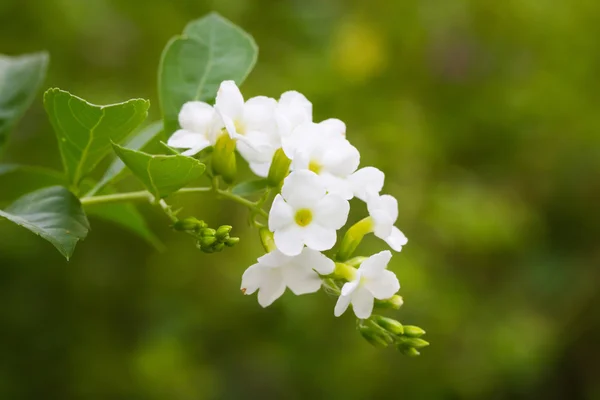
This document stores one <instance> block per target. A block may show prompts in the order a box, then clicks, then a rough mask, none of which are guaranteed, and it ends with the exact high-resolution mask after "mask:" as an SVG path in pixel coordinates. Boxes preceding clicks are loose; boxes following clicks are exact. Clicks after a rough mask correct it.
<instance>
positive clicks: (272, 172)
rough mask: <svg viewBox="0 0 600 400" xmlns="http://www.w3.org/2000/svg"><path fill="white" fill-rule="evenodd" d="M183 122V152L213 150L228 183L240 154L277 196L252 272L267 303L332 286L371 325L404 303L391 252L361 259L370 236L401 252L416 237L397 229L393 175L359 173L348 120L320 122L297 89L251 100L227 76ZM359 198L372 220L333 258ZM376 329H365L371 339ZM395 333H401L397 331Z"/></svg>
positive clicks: (246, 288) (245, 283)
mask: <svg viewBox="0 0 600 400" xmlns="http://www.w3.org/2000/svg"><path fill="white" fill-rule="evenodd" d="M179 122H180V126H181V129H180V130H178V131H177V132H175V134H174V135H173V136H172V137H171V138H170V140H169V143H168V144H169V145H170V146H172V147H176V148H180V149H185V151H184V153H183V154H185V155H190V156H193V155H195V154H197V153H199V152H200V151H202V150H203V149H205V148H207V147H210V146H212V148H213V153H212V171H213V173H214V174H215V176H221V177H223V179H224V180H225V181H226V182H231V181H232V180H233V177H234V176H235V168H236V167H235V155H234V154H233V153H234V151H235V150H237V152H238V153H239V154H240V155H241V157H243V158H244V159H245V160H246V161H247V162H248V164H249V166H250V168H251V170H252V171H253V172H254V173H255V174H256V175H258V176H260V177H263V178H266V179H267V182H268V184H269V185H270V187H271V189H270V193H274V194H275V196H274V199H273V201H272V204H271V206H270V210H269V213H268V221H267V222H268V224H267V226H268V228H267V227H264V228H262V230H261V231H262V232H261V238H262V241H263V245H264V247H265V249H266V250H267V254H265V255H263V256H262V257H260V258H258V260H257V263H256V264H254V265H252V266H251V267H249V268H248V269H247V270H246V271H245V272H244V274H243V276H242V291H243V292H244V293H245V294H252V293H254V292H257V291H258V302H259V303H260V305H261V306H263V307H267V306H269V305H270V304H272V303H273V302H274V301H275V300H277V299H278V298H279V297H280V296H281V295H282V294H283V293H284V292H285V290H286V288H289V289H290V290H291V291H292V292H293V293H294V294H296V295H301V294H306V293H314V292H316V291H318V290H319V289H320V288H321V287H324V288H326V289H328V291H329V292H330V293H334V294H335V295H337V296H338V300H337V304H336V305H335V309H334V314H335V315H336V316H340V315H341V314H343V313H344V312H345V311H346V310H347V308H348V306H350V305H352V309H353V311H354V313H355V314H356V316H357V317H358V318H359V319H360V320H363V321H364V320H367V319H369V318H370V317H371V316H372V312H373V308H374V306H375V305H376V304H377V303H380V304H385V303H386V302H387V304H388V305H391V306H392V307H394V308H397V307H399V306H400V305H401V303H402V300H401V298H400V297H399V296H397V295H396V293H397V292H398V290H399V289H400V284H399V282H398V279H397V277H396V275H395V274H394V273H393V272H391V271H389V270H388V269H387V265H388V263H389V262H390V259H391V257H392V253H391V252H390V251H388V250H386V251H382V252H380V253H377V254H374V255H372V256H370V257H368V258H365V257H354V258H352V257H353V254H354V251H355V250H356V248H357V246H358V244H359V243H360V241H361V240H362V238H363V236H365V235H366V234H368V233H373V234H374V235H375V236H376V237H378V238H380V239H382V240H384V241H385V242H386V243H387V245H389V247H390V248H391V249H392V250H394V251H401V250H402V247H403V246H404V245H405V244H406V243H407V239H406V236H404V234H403V233H402V232H401V231H400V230H399V229H398V228H397V227H396V226H394V224H395V223H396V219H397V218H398V202H397V200H396V199H395V198H394V197H392V196H390V195H387V194H384V195H382V194H381V193H380V192H381V191H382V189H383V186H384V173H383V172H382V171H380V170H379V169H377V168H374V167H371V166H367V167H363V168H360V169H359V164H360V153H359V151H358V150H357V149H356V147H354V146H353V145H352V144H351V143H350V142H349V141H348V139H347V138H346V125H345V124H344V123H343V122H342V121H340V120H338V119H327V120H325V121H321V122H314V121H313V118H312V104H311V103H310V102H309V101H308V100H307V99H306V97H305V96H303V95H302V94H300V93H298V92H295V91H289V92H285V93H283V94H282V95H281V97H280V98H279V100H275V99H273V98H269V97H264V96H257V97H253V98H250V99H248V100H244V98H243V96H242V94H241V93H240V91H239V89H238V87H237V86H236V84H235V83H234V82H233V81H225V82H223V83H221V85H220V88H219V91H218V93H217V96H216V101H215V104H214V106H211V105H209V104H207V103H203V102H198V101H194V102H189V103H186V104H185V105H184V106H183V108H182V110H181V113H180V115H179ZM353 198H357V199H359V200H361V201H362V202H364V203H366V206H367V209H368V212H369V216H368V217H366V218H364V219H363V220H361V221H359V222H357V223H356V224H354V225H353V226H352V227H350V228H349V229H348V230H347V232H346V234H345V236H344V237H343V239H342V240H341V243H339V245H338V247H337V252H336V253H335V255H334V256H331V257H330V256H328V255H325V254H324V253H323V252H325V251H328V250H331V249H333V248H334V246H335V245H336V242H337V238H338V233H337V231H338V230H340V229H341V228H343V227H344V226H345V225H346V223H347V220H348V214H349V211H350V203H349V200H351V199H353ZM261 205H262V203H261ZM373 318H379V317H378V316H373ZM371 322H372V321H371ZM373 326H379V325H377V324H375V325H373ZM369 329H371V328H369V327H368V326H362V325H361V333H363V336H365V333H364V331H365V330H369ZM373 329H375V328H373ZM378 329H384V328H381V327H379V328H378ZM396 331H397V329H396ZM386 334H387V335H397V334H398V333H397V332H394V330H393V329H392V331H390V332H388V333H386ZM369 335H370V336H369V337H371V336H373V335H371V334H369ZM365 337H367V336H365ZM396 341H397V342H398V343H399V339H398V340H396Z"/></svg>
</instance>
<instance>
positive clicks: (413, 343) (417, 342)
mask: <svg viewBox="0 0 600 400" xmlns="http://www.w3.org/2000/svg"><path fill="white" fill-rule="evenodd" d="M399 341H400V343H402V344H403V345H405V346H408V347H414V348H415V349H422V348H423V347H427V346H429V342H428V341H426V340H423V339H419V338H407V337H405V336H403V337H401V338H400V339H399Z"/></svg>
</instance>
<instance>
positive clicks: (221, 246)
mask: <svg viewBox="0 0 600 400" xmlns="http://www.w3.org/2000/svg"><path fill="white" fill-rule="evenodd" d="M224 248H225V243H217V244H215V245H214V246H213V249H214V250H215V251H222V250H223V249H224Z"/></svg>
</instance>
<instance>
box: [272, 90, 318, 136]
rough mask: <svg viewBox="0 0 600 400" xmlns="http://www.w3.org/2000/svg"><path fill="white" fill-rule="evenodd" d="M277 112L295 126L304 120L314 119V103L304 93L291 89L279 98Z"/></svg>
mask: <svg viewBox="0 0 600 400" xmlns="http://www.w3.org/2000/svg"><path fill="white" fill-rule="evenodd" d="M277 114H278V115H280V116H281V117H283V118H284V119H285V120H286V121H287V122H288V123H289V124H290V127H292V128H294V127H296V126H298V125H300V124H302V123H304V122H310V121H312V104H311V103H310V101H308V99H307V98H306V97H304V95H303V94H302V93H298V92H296V91H294V90H291V91H289V92H285V93H283V94H282V95H281V97H280V98H279V102H278V105H277Z"/></svg>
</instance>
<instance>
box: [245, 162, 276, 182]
mask: <svg viewBox="0 0 600 400" xmlns="http://www.w3.org/2000/svg"><path fill="white" fill-rule="evenodd" d="M249 165H250V169H251V170H252V172H254V174H256V175H258V176H260V177H262V178H266V177H267V176H269V169H271V161H269V162H266V163H253V162H251V163H250V164H249Z"/></svg>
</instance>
